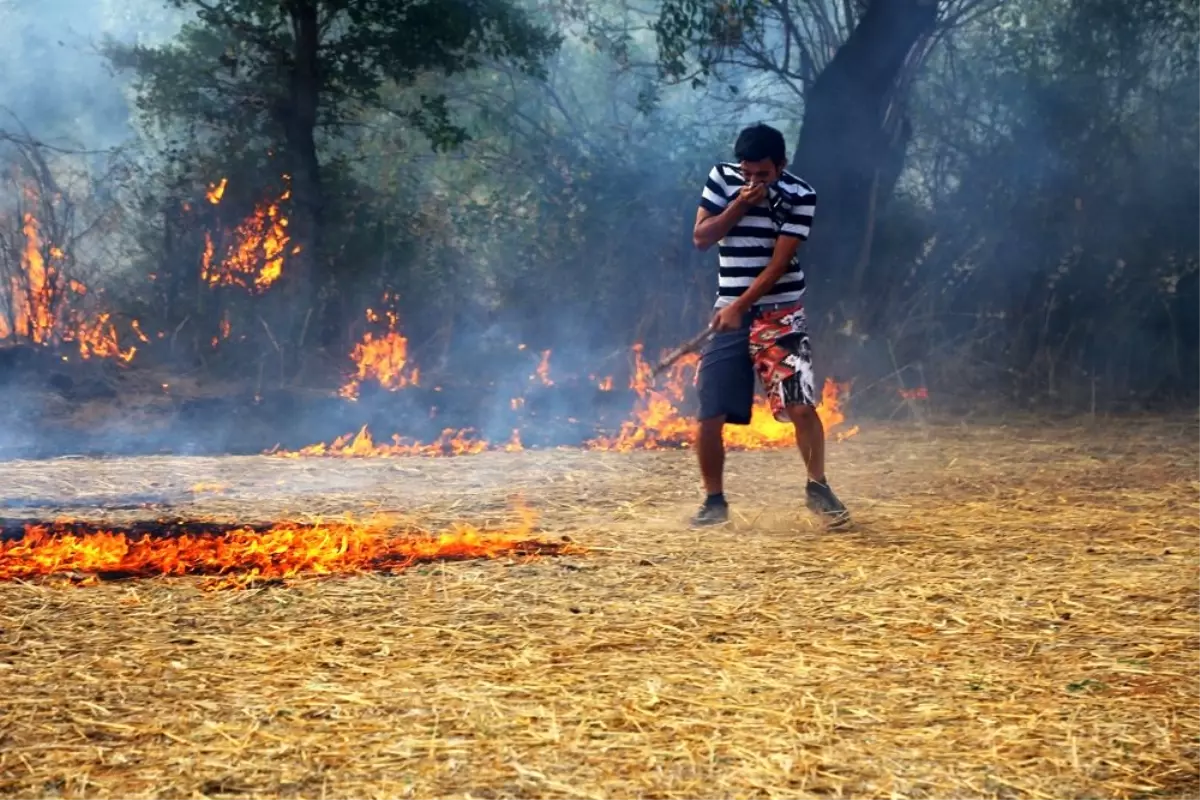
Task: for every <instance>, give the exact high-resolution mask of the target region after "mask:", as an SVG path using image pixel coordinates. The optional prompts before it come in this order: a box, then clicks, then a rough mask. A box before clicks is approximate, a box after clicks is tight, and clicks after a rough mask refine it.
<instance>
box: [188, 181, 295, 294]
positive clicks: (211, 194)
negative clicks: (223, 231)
mask: <svg viewBox="0 0 1200 800" xmlns="http://www.w3.org/2000/svg"><path fill="white" fill-rule="evenodd" d="M284 178H285V180H286V179H287V176H286V175H285V176H284ZM226 185H227V179H226V178H222V179H221V182H220V183H219V184H218V185H217V186H215V187H211V188H210V189H209V190H208V192H207V193H206V195H205V196H206V197H207V198H208V202H210V203H212V204H213V205H218V204H220V202H221V199H222V197H223V196H224V194H225V186H226ZM291 196H292V192H291V189H287V188H285V189H284V190H283V193H282V194H281V195H280V196H279V199H277V200H274V201H272V202H264V203H261V204H260V205H259V206H258V207H257V208H255V209H254V212H253V213H251V214H250V216H248V217H246V219H244V220H242V222H241V224H239V225H238V226H237V227H236V228H234V230H233V231H232V232H231V233H230V234H229V235H228V236H226V237H223V239H224V241H222V246H221V248H220V249H221V251H222V253H223V254H222V256H221V258H220V259H219V260H218V259H217V257H216V256H217V250H218V246H217V244H216V243H215V242H214V241H213V236H212V234H211V233H206V234H205V235H204V253H203V255H202V256H201V268H200V276H201V278H202V279H203V280H205V281H206V282H207V283H208V284H209V285H210V286H241V287H243V288H245V289H248V290H250V291H251V292H255V291H259V292H261V291H265V290H266V289H268V288H269V287H270V286H271V284H273V283H275V281H277V280H279V277H280V276H281V275H282V274H283V259H284V255H285V252H286V251H287V246H288V242H289V240H290V237H289V236H288V232H287V227H288V219H287V217H286V216H284V214H283V212H282V211H281V210H280V206H281V205H282V204H283V203H285V202H286V201H287V200H289V199H291ZM291 252H292V254H293V255H294V254H295V253H297V252H299V249H298V248H293V249H292V251H291Z"/></svg>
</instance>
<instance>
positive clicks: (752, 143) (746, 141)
mask: <svg viewBox="0 0 1200 800" xmlns="http://www.w3.org/2000/svg"><path fill="white" fill-rule="evenodd" d="M733 155H734V158H736V159H737V160H738V161H762V160H763V159H764V158H769V159H771V161H773V162H775V165H776V166H779V165H780V164H782V163H783V162H784V160H785V159H786V158H787V145H785V144H784V142H783V134H782V133H780V132H779V131H777V130H776V129H775V128H772V127H771V126H770V125H764V124H763V123H761V122H760V123H758V124H757V125H751V126H750V127H749V128H746V129H745V130H743V131H742V132H741V133H739V134H738V138H737V143H736V144H735V145H734V146H733Z"/></svg>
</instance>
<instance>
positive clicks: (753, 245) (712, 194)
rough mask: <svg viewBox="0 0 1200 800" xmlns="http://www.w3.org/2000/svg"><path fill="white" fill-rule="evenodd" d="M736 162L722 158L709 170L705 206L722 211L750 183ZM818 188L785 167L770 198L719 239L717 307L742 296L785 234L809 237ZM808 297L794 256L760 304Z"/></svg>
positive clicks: (788, 301)
mask: <svg viewBox="0 0 1200 800" xmlns="http://www.w3.org/2000/svg"><path fill="white" fill-rule="evenodd" d="M745 182H746V181H745V179H744V178H743V177H742V171H741V168H740V167H739V166H738V165H737V164H728V163H724V162H723V163H720V164H717V165H716V166H715V167H713V168H712V172H710V173H708V181H707V182H706V183H705V184H704V191H703V193H702V194H701V195H700V207H701V208H703V209H705V210H706V211H708V212H710V213H712V214H720V213H721V212H722V211H724V210H725V207H726V206H728V205H729V202H730V201H731V200H733V198H734V197H736V196H737V193H738V190H739V189H741V188H742V186H743V185H744V184H745ZM816 207H817V193H816V192H815V191H813V188H812V187H811V186H809V185H808V184H807V183H805V182H804V181H802V180H800V179H799V178H797V177H796V176H795V175H793V174H791V173H790V172H788V171H787V170H784V171H783V173H782V174H781V175H780V177H779V180H778V181H776V182H775V183H774V184H772V185H771V187H770V188H769V189H768V190H767V199H766V201H765V202H763V203H760V204H759V205H758V206H755V207H752V208H750V209H749V210H748V211H747V212H746V216H744V217H742V219H741V220H740V221H739V222H738V224H737V225H736V226H734V228H733V229H732V230H730V231H729V233H728V234H727V235H726V236H725V238H724V239H722V240H721V241H720V242H719V243H718V248H719V249H718V252H719V254H720V262H721V266H720V271H719V277H718V281H717V303H716V306H717V308H721V307H723V306H727V305H729V304H730V303H732V302H733V301H734V300H735V299H736V298H737V297H739V296H740V295H742V294H743V293H744V292H745V291H746V289H747V288H749V286H750V284H752V283H754V279H755V278H757V277H758V275H759V273H761V272H762V271H763V270H764V269H766V268H767V265H768V264H770V263H771V256H772V254H773V253H774V252H775V240H776V239H777V238H778V237H779V235H780V234H782V235H784V236H794V237H796V238H797V239H799V240H800V241H804V240H806V239H808V231H809V228H810V227H811V226H812V219H813V212H814V211H815V210H816ZM803 296H804V271H803V270H801V269H800V265H799V263H797V261H795V260H793V261H792V265H791V268H790V269H789V270H788V271H787V272H785V273H784V274H783V275H781V276H780V278H779V280H778V281H776V283H775V285H774V286H773V287H771V288H770V289H769V290H768V293H767V294H765V295H763V296H762V297H760V298H759V299H758V302H757V303H756V305H763V304H767V303H792V302H798V301H799V300H800V298H801V297H803Z"/></svg>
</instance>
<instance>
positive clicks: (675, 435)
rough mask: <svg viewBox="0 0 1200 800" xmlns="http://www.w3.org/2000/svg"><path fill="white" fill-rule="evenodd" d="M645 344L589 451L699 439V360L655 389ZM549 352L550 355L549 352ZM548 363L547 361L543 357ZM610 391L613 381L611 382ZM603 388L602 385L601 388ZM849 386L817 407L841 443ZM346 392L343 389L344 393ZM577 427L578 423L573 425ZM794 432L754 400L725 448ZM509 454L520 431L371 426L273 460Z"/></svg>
mask: <svg viewBox="0 0 1200 800" xmlns="http://www.w3.org/2000/svg"><path fill="white" fill-rule="evenodd" d="M642 351H643V348H642V345H640V344H638V345H634V348H633V354H634V369H633V374H632V376H631V377H630V382H629V388H630V389H632V390H633V391H634V393H635V394H636V395H637V397H638V399H637V402H636V404H635V406H634V409H633V413H632V418H631V419H629V420H627V421H625V422H624V423H623V424H622V425H621V428H620V429H619V430H618V432H617V433H616V434H615V435H613V436H601V437H598V438H596V439H593V440H591V441H589V442H587V443H586V446H587V447H588V448H589V449H593V450H612V451H618V452H628V451H631V450H654V449H659V448H666V447H671V448H675V447H689V446H690V445H691V443H692V438H693V436H694V434H695V421H694V419H692V418H691V417H690V416H689V415H686V414H684V413H682V412H681V411H680V406H681V405H683V403H684V401H685V400H686V398H687V395H688V387H689V386H690V385H691V384H693V383H694V379H695V372H696V368H697V366H698V364H699V356H697V355H691V356H688V357H686V358H683V359H680V361H678V362H677V363H676V364H675V365H673V366H672V367H671V369H670V371H669V372H668V373H667V375H666V377H665V379H660V380H661V382H662V383H661V387H656V385H655V383H654V378H653V375H652V367H651V365H650V364H649V363H647V362H646V360H645V359H644V358H643V357H642ZM547 352H548V351H547ZM543 363H545V358H544V357H543ZM606 382H607V383H608V384H609V386H610V387H611V378H608V379H606ZM602 385H603V384H602ZM848 389H849V384H847V383H838V382H836V381H834V380H832V379H826V381H825V384H824V386H823V387H822V391H821V401H820V403H819V404H818V405H817V415H818V416H819V417H820V419H821V422H822V424H823V426H824V428H825V432H826V435H827V436H832V438H834V439H835V440H836V441H842V440H844V439H848V438H850V437H851V436H854V435H856V434H857V433H858V432H859V429H858V426H854V427H852V428H850V429H849V430H846V431H837V432H835V429H836V428H838V427H839V426H841V425H842V424H843V423H844V422H845V420H846V414H845V411H844V410H843V408H842V405H843V402H844V398H845V395H846V393H847V391H848ZM344 391H345V390H343V393H344ZM523 405H524V400H523V399H522V398H513V399H512V400H511V401H510V406H511V407H512V409H513V410H514V411H516V410H519V409H520V408H522V406H523ZM570 421H572V422H574V421H575V420H573V419H572V420H570ZM795 441H796V435H795V428H794V427H793V425H792V424H791V423H790V422H777V421H776V420H775V418H774V416H773V415H772V414H771V412H770V408H769V407H768V405H767V402H766V400H765V399H762V398H758V399H757V400H756V401H755V404H754V409H753V413H752V415H751V418H750V424H749V425H744V426H743V425H730V426H728V427H726V429H725V444H726V447H728V448H729V449H731V450H761V449H765V448H774V447H791V446H794V445H795ZM497 449H501V450H505V451H508V452H517V451H520V450H524V446H523V445H522V444H521V441H520V435H519V433H518V431H515V430H514V431H513V438H512V439H510V440H509V442H508V443H507V444H504V445H500V446H499V447H497V446H494V445H492V444H490V443H489V442H487V441H486V440H483V439H479V438H476V437H475V436H474V432H473V431H471V430H470V429H464V430H458V431H456V430H453V429H449V428H448V429H446V430H444V431H443V432H442V435H441V436H439V437H438V438H437V439H436V440H435V441H433V442H431V443H429V444H422V443H420V442H413V441H408V440H404V439H402V438H401V437H399V436H393V437H392V443H391V444H377V443H376V442H375V441H374V439H373V437H372V436H371V433H370V431H368V430H367V426H365V425H364V426H363V427H362V428H361V429H359V431H358V433H357V434H353V435H351V434H347V435H345V436H341V437H338V438H337V439H335V440H334V441H333V442H332V443H331V444H328V445H326V444H314V445H310V446H308V447H304V448H302V449H300V450H299V451H284V450H276V451H272V453H273V454H274V455H280V456H286V457H293V458H294V457H298V456H341V457H359V458H363V457H379V456H410V455H424V456H445V455H469V454H473V453H482V452H485V451H488V450H497Z"/></svg>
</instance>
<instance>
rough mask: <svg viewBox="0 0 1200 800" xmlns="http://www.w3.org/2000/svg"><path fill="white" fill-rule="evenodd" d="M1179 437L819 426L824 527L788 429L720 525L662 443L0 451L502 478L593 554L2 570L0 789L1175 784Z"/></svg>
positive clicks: (327, 497)
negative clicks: (346, 568)
mask: <svg viewBox="0 0 1200 800" xmlns="http://www.w3.org/2000/svg"><path fill="white" fill-rule="evenodd" d="M1114 430H1120V431H1121V435H1120V436H1113V435H1112V434H1113V431H1114ZM1196 443H1197V426H1196V421H1195V420H1194V419H1192V420H1184V421H1182V422H1180V421H1170V420H1162V419H1155V420H1145V421H1141V422H1139V421H1136V420H1120V421H1104V422H1100V423H1096V424H1094V425H1091V424H1067V423H1060V424H1059V426H1057V427H1051V426H1048V425H1045V424H1024V425H1017V424H1013V425H1008V426H1000V425H996V426H985V425H950V424H947V425H940V426H939V425H930V426H928V427H916V426H899V425H883V424H872V425H871V426H864V430H863V432H862V433H861V434H860V435H859V436H857V437H854V438H852V439H849V440H846V441H844V442H841V443H839V444H835V445H833V446H832V447H831V448H830V474H831V477H832V478H833V480H834V485H835V487H836V488H837V489H838V491H839V493H841V494H842V496H843V498H844V499H845V500H846V501H847V502H848V504H849V505H850V506H851V509H852V510H853V511H854V513H855V518H856V525H855V527H854V528H853V529H852V530H850V531H849V532H846V533H837V534H832V533H824V532H822V531H820V530H819V529H817V528H816V527H815V526H814V525H813V524H812V523H811V522H810V520H809V518H808V516H807V515H806V514H805V512H803V510H802V508H801V505H802V487H803V474H802V471H801V470H800V469H799V468H798V460H797V457H796V456H795V454H794V453H792V452H780V451H754V452H739V453H733V454H731V456H730V458H729V462H728V467H729V480H728V487H727V490H728V494H729V496H730V499H731V501H732V503H733V511H734V517H735V521H734V523H733V524H732V525H731V526H730V527H728V528H723V529H717V530H709V531H704V532H692V531H688V530H686V529H684V528H683V527H682V525H681V521H682V519H683V517H684V516H685V515H686V514H687V513H688V512H689V511H691V510H692V509H693V507H694V504H695V502H696V500H697V497H698V494H697V489H696V478H695V466H694V461H693V456H692V455H691V454H690V453H686V452H680V451H671V450H663V451H651V452H632V453H615V452H596V451H560V452H526V453H523V454H521V455H520V456H519V457H517V456H513V455H509V454H505V453H497V452H489V453H482V454H479V455H477V456H475V457H473V458H471V459H469V460H461V459H459V460H456V459H404V460H397V459H378V460H362V459H346V460H340V459H333V460H322V461H316V460H308V459H288V460H277V459H269V458H264V457H251V458H225V459H168V458H147V459H114V460H105V461H61V462H45V463H30V462H24V463H22V462H10V463H7V464H3V465H0V479H3V480H4V482H5V485H6V493H7V494H9V495H12V496H28V497H43V498H52V497H56V496H57V497H61V498H63V500H64V501H68V500H69V499H70V498H71V496H72V495H73V494H75V493H79V494H85V495H87V496H90V497H99V496H101V495H103V494H104V493H105V492H110V493H111V492H113V491H114V490H115V489H116V488H117V487H119V488H120V490H121V491H122V492H127V493H138V494H146V495H149V494H174V495H177V496H186V497H187V498H189V499H186V500H184V501H181V506H186V507H187V514H188V515H189V516H198V515H203V516H209V517H212V518H214V519H235V520H238V521H239V522H241V523H245V524H249V523H252V522H257V521H263V522H265V521H268V520H271V519H279V518H285V517H288V518H302V517H303V515H300V516H299V517H298V516H297V515H296V513H295V512H296V509H298V508H303V509H305V510H307V511H308V512H309V513H312V514H320V515H321V516H322V517H323V518H326V519H331V518H335V517H337V516H339V515H345V514H348V513H356V514H362V513H386V512H389V511H392V510H394V509H396V508H404V509H407V510H408V511H409V512H410V513H411V515H412V518H413V519H415V520H419V521H420V523H421V526H422V527H423V528H432V527H445V526H448V525H450V524H451V523H452V522H453V521H455V520H461V519H464V518H467V519H472V520H475V521H477V522H478V523H479V524H480V525H481V527H501V528H504V527H511V526H512V525H513V524H514V523H512V522H511V519H512V517H513V512H512V511H511V510H510V507H509V497H510V495H511V494H512V493H514V492H520V493H522V494H523V495H524V496H525V498H526V501H527V502H528V503H529V505H530V506H531V507H532V508H535V509H537V510H538V511H539V512H540V516H539V520H538V530H539V533H540V534H541V536H542V537H545V538H548V539H553V538H557V537H560V536H562V535H569V536H570V537H571V539H572V540H574V541H576V542H578V543H579V544H580V545H582V546H585V547H587V548H588V552H587V554H586V555H574V556H573V555H569V554H567V555H564V557H562V558H554V559H534V560H532V561H529V560H525V559H521V558H515V559H506V558H500V559H494V560H483V561H472V562H465V563H455V564H441V563H437V564H423V565H415V566H414V568H412V569H409V570H408V571H406V572H404V573H403V574H402V575H400V576H399V577H396V578H392V577H384V576H381V575H378V574H375V573H364V574H358V575H352V576H347V577H343V578H337V579H334V580H328V579H326V580H304V579H299V580H297V581H296V582H295V583H294V584H293V585H291V586H290V587H288V588H283V589H272V590H250V591H244V592H215V593H211V592H210V593H204V592H201V591H199V584H200V582H201V581H202V580H203V579H201V578H180V579H172V580H152V581H134V582H119V583H102V584H100V585H97V586H91V587H87V588H86V589H70V588H63V587H56V586H50V585H46V584H42V583H12V582H10V583H0V629H2V630H3V633H0V694H2V695H3V696H4V697H5V698H7V699H6V701H5V703H4V704H2V705H0V737H3V746H2V747H0V792H3V793H8V794H13V795H19V796H31V795H38V796H43V795H56V796H81V795H82V796H88V797H118V796H120V797H143V796H145V797H148V796H166V795H170V796H176V795H178V796H184V795H187V796H197V795H208V796H223V795H238V796H245V797H275V796H321V795H324V796H354V797H398V796H455V797H468V796H471V797H489V796H490V797H495V796H540V797H574V796H586V797H613V796H615V797H635V796H638V797H648V796H653V797H704V796H779V795H787V796H805V797H815V796H833V795H850V796H889V795H893V796H903V797H964V796H969V797H997V798H1000V797H1005V798H1007V797H1081V796H1085V797H1122V798H1128V797H1195V796H1198V794H1200V779H1198V776H1197V767H1196V764H1197V756H1198V753H1197V741H1198V739H1200V711H1198V706H1200V702H1198V701H1200V691H1198V688H1197V681H1196V674H1197V656H1198V654H1200V643H1198V640H1200V624H1198V623H1200V618H1198V614H1197V600H1198V598H1197V585H1198V580H1197V579H1198V577H1200V575H1198V572H1200V571H1198V569H1197V566H1198V559H1200V546H1198V536H1197V534H1198V533H1200V525H1198V517H1200V508H1198V503H1197V496H1198V493H1200V484H1198V483H1197V480H1196V464H1197V461H1198V458H1200V454H1198V453H1197V446H1196ZM763 476H770V479H771V482H772V483H771V486H770V490H769V491H768V490H765V489H764V487H763V486H762V484H761V483H756V481H761V480H762V479H763ZM201 483H203V484H207V485H213V484H219V485H222V486H223V490H222V491H220V492H216V493H200V492H195V493H191V494H186V490H188V489H189V488H191V487H194V486H196V485H197V484H201ZM53 511H54V509H46V510H45V514H44V515H49V514H52V513H53ZM134 513H136V512H119V511H114V512H105V513H104V516H105V519H104V524H119V523H121V520H122V519H126V517H127V516H128V515H129V514H134Z"/></svg>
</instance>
